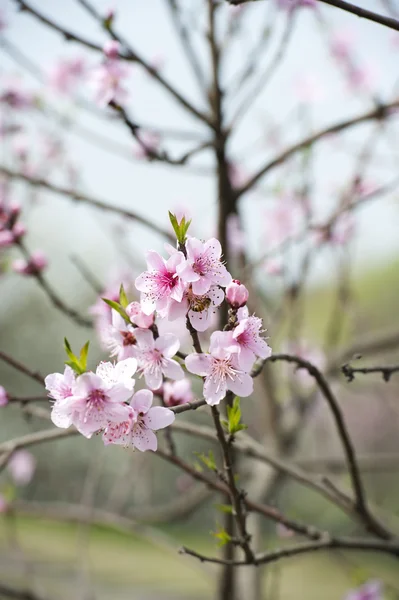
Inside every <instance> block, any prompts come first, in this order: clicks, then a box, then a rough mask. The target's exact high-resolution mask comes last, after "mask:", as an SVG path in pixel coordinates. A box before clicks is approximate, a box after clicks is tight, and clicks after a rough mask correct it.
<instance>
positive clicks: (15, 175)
mask: <svg viewBox="0 0 399 600" xmlns="http://www.w3.org/2000/svg"><path fill="white" fill-rule="evenodd" d="M0 175H4V176H5V177H8V178H10V179H16V180H21V181H26V182H27V183H29V184H30V185H33V186H34V187H42V188H44V189H46V190H49V191H50V192H54V193H55V194H59V195H61V196H66V197H68V198H70V199H71V200H75V201H77V202H82V203H85V204H89V205H90V206H94V207H96V208H98V209H100V210H104V211H107V212H113V213H115V214H117V215H120V216H122V217H125V218H127V219H131V220H132V221H136V222H137V223H140V224H141V225H144V226H145V227H148V228H149V229H152V231H155V232H157V233H159V234H160V235H162V236H164V237H166V238H167V239H169V240H173V241H175V238H174V237H173V236H172V235H171V234H170V233H169V232H168V231H165V230H164V229H162V228H161V227H159V226H158V225H156V224H155V223H153V222H152V221H149V220H148V219H146V218H145V217H142V216H141V215H138V214H137V213H134V212H132V211H130V210H126V209H124V208H119V207H117V206H112V204H107V203H106V202H102V201H101V200H97V199H96V198H93V197H91V196H88V195H86V194H83V193H81V192H78V191H76V190H73V189H70V188H65V187H61V186H58V185H55V184H54V183H50V182H49V181H46V180H45V179H39V178H36V177H31V176H28V175H25V174H24V173H21V172H18V171H13V170H11V169H7V168H6V167H3V166H0Z"/></svg>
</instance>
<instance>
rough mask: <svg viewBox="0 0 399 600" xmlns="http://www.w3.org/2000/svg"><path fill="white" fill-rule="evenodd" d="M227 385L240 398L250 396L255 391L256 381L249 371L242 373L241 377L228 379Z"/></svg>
mask: <svg viewBox="0 0 399 600" xmlns="http://www.w3.org/2000/svg"><path fill="white" fill-rule="evenodd" d="M227 387H228V389H229V390H231V391H232V392H233V393H234V394H236V395H237V396H240V398H246V397H247V396H250V395H251V394H252V392H253V391H254V381H253V379H252V377H251V376H250V375H248V374H247V373H242V374H240V376H239V378H238V377H237V378H236V379H234V380H233V379H230V378H228V379H227Z"/></svg>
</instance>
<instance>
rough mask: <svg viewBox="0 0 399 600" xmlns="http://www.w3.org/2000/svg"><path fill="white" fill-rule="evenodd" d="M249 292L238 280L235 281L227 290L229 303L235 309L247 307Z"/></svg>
mask: <svg viewBox="0 0 399 600" xmlns="http://www.w3.org/2000/svg"><path fill="white" fill-rule="evenodd" d="M248 296H249V293H248V290H247V288H246V287H245V285H243V284H242V283H241V281H239V280H238V279H233V281H232V282H231V283H229V285H228V286H227V288H226V299H227V302H228V303H229V304H230V306H232V307H233V308H241V306H245V304H246V303H247V300H248Z"/></svg>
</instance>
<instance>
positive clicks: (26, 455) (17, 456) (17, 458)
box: [7, 450, 36, 485]
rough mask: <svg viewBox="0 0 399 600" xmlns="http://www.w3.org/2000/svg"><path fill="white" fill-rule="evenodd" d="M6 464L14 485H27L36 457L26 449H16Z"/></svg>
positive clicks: (31, 475) (33, 470) (34, 466)
mask: <svg viewBox="0 0 399 600" xmlns="http://www.w3.org/2000/svg"><path fill="white" fill-rule="evenodd" d="M7 466H8V470H9V472H10V474H11V477H12V478H13V480H14V482H15V484H16V485H27V484H28V483H29V482H30V480H31V479H32V477H33V474H34V472H35V469H36V459H35V457H34V456H33V455H32V454H31V453H30V452H27V451H26V450H17V451H16V452H14V454H13V455H12V456H11V459H10V460H9V462H8V465H7Z"/></svg>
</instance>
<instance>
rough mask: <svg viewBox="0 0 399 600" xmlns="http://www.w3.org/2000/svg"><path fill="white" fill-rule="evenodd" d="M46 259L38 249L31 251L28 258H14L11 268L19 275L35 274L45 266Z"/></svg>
mask: <svg viewBox="0 0 399 600" xmlns="http://www.w3.org/2000/svg"><path fill="white" fill-rule="evenodd" d="M47 264H48V261H47V258H46V256H45V255H44V254H43V252H41V251H40V250H36V252H32V255H31V257H30V260H29V261H27V260H24V259H18V260H14V262H13V263H12V265H11V268H12V269H13V271H15V272H16V273H19V274H20V275H37V274H38V273H40V272H41V271H43V269H44V268H45V267H47Z"/></svg>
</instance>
